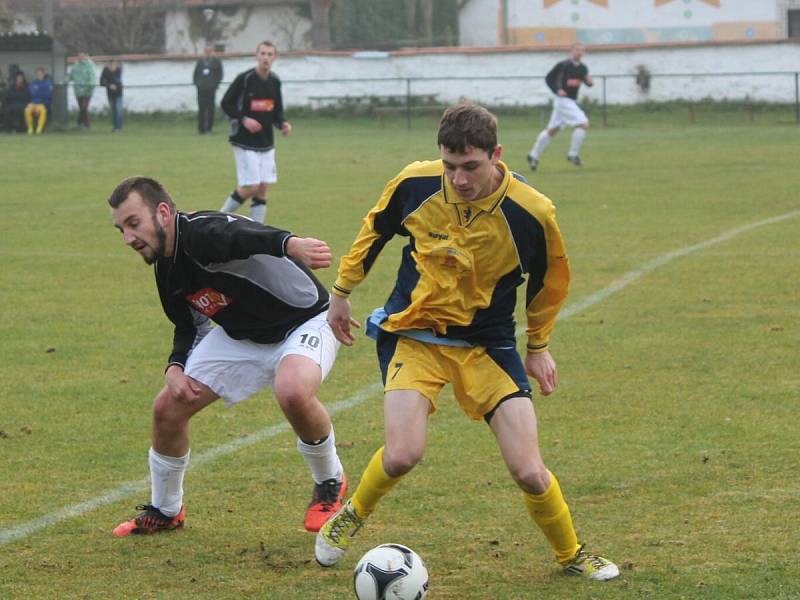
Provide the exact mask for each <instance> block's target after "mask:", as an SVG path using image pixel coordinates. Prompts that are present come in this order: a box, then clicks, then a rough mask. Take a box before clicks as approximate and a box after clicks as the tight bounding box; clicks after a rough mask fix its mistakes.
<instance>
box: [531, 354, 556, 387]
mask: <svg viewBox="0 0 800 600" xmlns="http://www.w3.org/2000/svg"><path fill="white" fill-rule="evenodd" d="M525 371H527V373H528V375H530V376H531V377H533V378H534V379H535V380H536V382H537V383H538V384H539V392H540V393H541V394H542V396H549V395H550V394H552V393H553V392H554V391H555V390H556V387H558V369H556V361H554V360H553V357H552V356H550V352H548V351H547V350H545V351H544V352H528V353H527V354H526V355H525Z"/></svg>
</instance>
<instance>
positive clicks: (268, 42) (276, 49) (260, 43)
mask: <svg viewBox="0 0 800 600" xmlns="http://www.w3.org/2000/svg"><path fill="white" fill-rule="evenodd" d="M261 46H269V47H270V48H274V50H275V52H277V51H278V47H277V46H276V45H275V44H274V43H273V42H271V41H269V40H264V41H263V42H259V43H258V46H256V52H258V49H259V48H261Z"/></svg>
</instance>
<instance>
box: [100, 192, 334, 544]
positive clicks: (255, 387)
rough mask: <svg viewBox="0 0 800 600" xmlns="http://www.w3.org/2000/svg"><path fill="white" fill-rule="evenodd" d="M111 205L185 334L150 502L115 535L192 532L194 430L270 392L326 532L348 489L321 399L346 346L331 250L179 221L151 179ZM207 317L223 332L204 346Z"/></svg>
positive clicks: (170, 377)
mask: <svg viewBox="0 0 800 600" xmlns="http://www.w3.org/2000/svg"><path fill="white" fill-rule="evenodd" d="M108 203H109V205H110V206H111V208H112V210H111V212H112V218H113V221H114V225H115V226H116V227H117V229H119V231H120V233H122V236H123V240H124V242H125V243H126V244H127V245H128V246H130V247H131V248H132V249H133V250H135V251H136V252H138V253H139V255H140V256H141V257H142V258H143V259H144V261H145V262H146V263H147V264H152V265H155V275H156V284H157V286H158V292H159V296H160V298H161V304H162V306H163V308H164V312H165V313H166V315H167V316H168V317H169V319H170V320H171V321H172V322H173V324H174V326H175V332H174V336H173V347H172V351H171V353H170V356H169V359H168V361H167V368H166V371H165V376H164V379H165V385H164V387H163V388H162V389H161V391H160V392H159V393H158V395H157V396H156V398H155V400H154V401H153V434H152V447H151V448H150V451H149V455H148V459H149V464H150V475H151V483H152V489H151V501H150V503H149V504H145V505H142V507H141V510H143V511H144V512H142V513H141V514H140V515H138V516H137V517H135V518H133V519H130V520H128V521H125V522H123V523H121V524H120V525H119V526H118V527H117V528H116V529H114V535H115V536H117V537H124V536H127V535H130V534H134V533H155V532H158V531H164V530H168V529H174V528H176V527H180V526H182V525H183V522H184V519H185V515H186V512H185V508H184V506H183V477H184V473H185V472H186V469H187V467H188V463H189V446H190V443H189V421H190V420H191V418H192V417H193V416H194V415H195V414H196V413H198V412H199V411H200V410H202V409H203V408H205V407H206V406H208V405H209V404H211V403H212V402H214V401H215V400H217V398H219V397H223V398H224V399H225V401H226V403H227V404H228V405H231V404H235V403H237V402H240V401H242V400H245V399H247V398H248V397H250V396H252V395H253V394H255V393H257V392H258V391H260V390H262V389H263V388H265V387H268V386H270V385H271V386H272V389H273V391H274V393H275V398H276V400H277V401H278V404H279V405H280V407H281V410H283V413H284V414H285V415H286V418H287V420H288V421H289V423H290V424H291V425H292V428H293V429H294V431H295V433H296V434H297V437H298V441H297V448H298V450H299V451H300V453H301V454H302V456H303V458H304V459H305V461H306V463H307V464H308V466H309V468H310V470H311V475H312V478H313V479H314V495H313V498H312V501H311V503H310V505H309V507H308V510H307V511H306V517H305V527H306V529H308V530H309V531H317V530H318V529H319V528H320V527H321V526H322V524H323V523H324V522H325V520H327V519H328V518H329V517H330V516H331V515H333V513H334V512H335V510H337V509H338V507H339V506H341V497H342V496H343V495H344V493H345V492H346V489H347V483H346V479H345V477H344V470H343V468H342V464H341V462H340V461H339V457H338V455H337V452H336V445H335V437H334V433H333V426H332V424H331V419H330V416H329V415H328V412H327V410H325V407H324V406H323V405H322V404H321V403H320V401H319V399H318V398H317V395H316V394H317V390H318V389H319V387H320V384H321V383H322V381H323V380H324V379H325V376H326V375H327V373H328V372H329V371H330V369H331V367H332V366H333V362H334V359H335V357H336V352H337V350H338V347H339V344H338V343H337V341H336V339H335V337H334V335H333V332H332V331H331V329H330V326H329V325H328V323H327V322H326V320H325V318H326V315H327V308H328V294H327V292H326V291H325V289H324V287H323V286H322V284H321V283H320V282H319V281H318V280H317V278H316V277H314V275H313V274H312V273H311V271H310V269H318V268H322V267H327V266H329V265H330V263H331V258H332V256H331V251H330V248H329V247H328V245H327V244H326V243H325V242H323V241H321V240H317V239H314V238H301V237H296V236H294V235H292V234H291V233H289V232H288V231H282V230H280V229H275V228H272V227H266V226H264V225H262V224H261V223H256V222H254V221H252V220H250V219H247V218H245V217H240V216H236V215H230V214H226V213H219V212H214V211H203V212H198V213H192V214H187V213H182V212H178V211H177V209H176V208H175V204H174V202H173V201H172V199H171V198H170V196H169V194H168V193H167V192H166V190H165V189H164V188H163V186H161V184H160V183H158V182H157V181H155V180H154V179H150V178H147V177H131V178H129V179H126V180H124V181H123V182H122V183H120V184H119V185H118V186H117V188H116V189H115V190H114V192H113V193H112V194H111V197H110V198H109V200H108ZM198 315H204V317H205V318H203V317H201V320H202V321H205V320H206V319H211V320H213V321H214V322H216V323H217V327H214V328H212V329H210V331H208V333H207V334H206V335H205V336H201V335H198V334H199V333H201V332H200V331H199V329H198V318H197V317H198ZM201 337H202V339H200V338H201Z"/></svg>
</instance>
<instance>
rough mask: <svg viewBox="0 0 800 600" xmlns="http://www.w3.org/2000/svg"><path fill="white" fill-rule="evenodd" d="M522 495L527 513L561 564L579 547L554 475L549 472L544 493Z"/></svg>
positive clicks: (570, 518)
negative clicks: (548, 484)
mask: <svg viewBox="0 0 800 600" xmlns="http://www.w3.org/2000/svg"><path fill="white" fill-rule="evenodd" d="M523 496H524V498H525V506H526V507H527V508H528V513H529V514H530V515H531V518H532V519H533V520H534V521H536V524H537V525H538V526H539V529H541V530H542V533H544V535H545V537H546V538H547V541H548V542H550V545H551V546H552V547H553V550H554V551H555V553H556V560H557V561H558V562H560V563H562V564H563V563H565V562H567V561H568V560H569V559H571V558H572V557H573V556H575V553H576V552H577V551H578V548H580V545H579V544H578V536H577V535H576V534H575V527H574V526H573V525H572V515H571V514H570V512H569V506H567V503H566V502H565V501H564V496H563V495H562V494H561V486H559V485H558V479H556V476H555V475H553V474H552V473H550V487H549V488H547V491H546V492H545V493H544V494H540V495H536V494H529V493H527V492H523Z"/></svg>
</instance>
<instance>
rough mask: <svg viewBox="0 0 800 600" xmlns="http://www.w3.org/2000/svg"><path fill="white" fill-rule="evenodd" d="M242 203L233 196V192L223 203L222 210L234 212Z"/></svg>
mask: <svg viewBox="0 0 800 600" xmlns="http://www.w3.org/2000/svg"><path fill="white" fill-rule="evenodd" d="M241 205H242V203H241V202H239V201H238V200H236V199H235V198H234V197H233V194H231V195H230V196H228V197H227V198H225V202H224V203H223V204H222V208H220V210H221V211H222V212H228V213H234V212H236V211H237V210H238V209H239V207H240V206H241Z"/></svg>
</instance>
